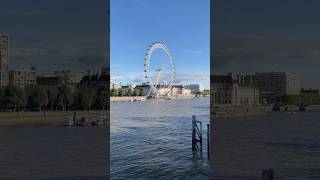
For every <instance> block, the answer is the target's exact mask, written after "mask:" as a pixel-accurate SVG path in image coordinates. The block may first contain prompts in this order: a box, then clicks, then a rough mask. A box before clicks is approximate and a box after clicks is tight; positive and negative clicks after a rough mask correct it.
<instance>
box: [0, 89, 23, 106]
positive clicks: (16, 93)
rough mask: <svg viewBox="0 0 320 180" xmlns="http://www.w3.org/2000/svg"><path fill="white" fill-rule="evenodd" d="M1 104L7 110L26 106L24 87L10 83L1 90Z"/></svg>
mask: <svg viewBox="0 0 320 180" xmlns="http://www.w3.org/2000/svg"><path fill="white" fill-rule="evenodd" d="M0 95H1V106H2V107H3V108H4V109H5V110H13V111H16V110H17V108H21V107H24V106H26V97H25V94H24V92H23V90H22V89H20V88H18V87H15V86H12V85H9V86H7V87H6V88H5V89H2V90H1V93H0Z"/></svg>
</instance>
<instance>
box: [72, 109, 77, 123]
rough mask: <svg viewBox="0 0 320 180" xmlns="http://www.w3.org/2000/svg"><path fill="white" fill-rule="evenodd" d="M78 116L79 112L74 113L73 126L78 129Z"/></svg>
mask: <svg viewBox="0 0 320 180" xmlns="http://www.w3.org/2000/svg"><path fill="white" fill-rule="evenodd" d="M76 115H77V112H76V111H74V112H73V126H74V127H76V126H77V120H76Z"/></svg>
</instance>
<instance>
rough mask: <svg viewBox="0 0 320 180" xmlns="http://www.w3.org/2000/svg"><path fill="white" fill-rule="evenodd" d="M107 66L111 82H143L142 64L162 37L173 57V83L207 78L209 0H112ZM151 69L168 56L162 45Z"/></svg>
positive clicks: (165, 65) (204, 81)
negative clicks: (108, 62)
mask: <svg viewBox="0 0 320 180" xmlns="http://www.w3.org/2000/svg"><path fill="white" fill-rule="evenodd" d="M110 3H111V13H110V14H111V33H110V36H111V45H110V47H111V56H110V65H111V67H110V69H111V76H112V80H113V81H114V82H122V83H124V84H125V83H142V82H145V79H144V72H143V70H144V69H143V67H144V66H143V64H144V56H145V53H146V51H147V48H148V46H149V45H151V44H152V43H153V42H158V41H160V42H164V43H165V44H166V45H167V46H168V47H169V48H170V49H171V51H172V54H173V57H174V59H175V63H176V80H177V83H183V84H194V83H200V84H202V85H204V86H205V88H209V83H210V80H209V79H210V76H209V75H210V51H209V47H210V39H209V38H210V22H209V20H210V6H209V0H201V1H198V0H152V1H148V0H131V1H128V0H111V2H110ZM150 65H151V69H152V70H155V69H156V68H157V67H160V66H163V69H164V72H163V74H164V76H165V75H167V73H168V72H169V70H170V69H169V61H168V59H167V57H166V56H165V54H164V53H163V52H162V51H161V50H156V51H155V52H154V54H153V56H152V59H151V62H150Z"/></svg>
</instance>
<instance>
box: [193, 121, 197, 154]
mask: <svg viewBox="0 0 320 180" xmlns="http://www.w3.org/2000/svg"><path fill="white" fill-rule="evenodd" d="M195 123H196V116H195V115H192V151H196V147H195V145H196V143H197V142H196V141H195V140H196V129H195V125H196V124H195Z"/></svg>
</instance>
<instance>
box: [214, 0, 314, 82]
mask: <svg viewBox="0 0 320 180" xmlns="http://www.w3.org/2000/svg"><path fill="white" fill-rule="evenodd" d="M212 2H213V5H212V7H213V9H212V11H213V12H212V13H213V17H212V18H213V25H212V27H213V31H214V37H213V40H214V44H213V50H214V57H213V61H212V66H213V71H212V73H228V72H233V73H238V74H251V73H254V72H272V71H278V72H279V71H280V72H281V71H287V72H292V73H295V74H297V75H299V76H300V77H301V79H302V82H303V84H302V85H303V87H304V88H319V87H320V81H319V80H318V76H319V75H320V74H319V67H320V61H319V59H320V33H319V30H320V23H319V19H320V11H319V7H320V1H313V0H311V1H304V0H290V1H288V0H284V1H278V0H268V1H255V0H243V1H239V0H214V1H212Z"/></svg>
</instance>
